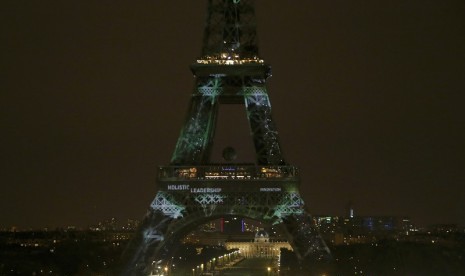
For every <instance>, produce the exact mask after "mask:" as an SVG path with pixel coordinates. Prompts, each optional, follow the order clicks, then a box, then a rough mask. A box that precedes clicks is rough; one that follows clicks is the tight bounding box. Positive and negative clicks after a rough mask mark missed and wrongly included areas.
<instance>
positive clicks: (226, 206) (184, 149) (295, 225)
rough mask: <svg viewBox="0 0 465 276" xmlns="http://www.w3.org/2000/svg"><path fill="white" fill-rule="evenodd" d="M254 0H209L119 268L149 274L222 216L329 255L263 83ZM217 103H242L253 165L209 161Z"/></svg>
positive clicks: (266, 72) (306, 251)
mask: <svg viewBox="0 0 465 276" xmlns="http://www.w3.org/2000/svg"><path fill="white" fill-rule="evenodd" d="M255 24H256V23H255V15H254V7H253V4H252V0H209V1H208V16H207V25H206V28H205V33H204V41H203V48H202V56H201V57H200V58H199V59H198V60H197V61H196V62H195V63H194V64H192V65H191V69H192V72H193V74H194V75H195V77H196V82H195V87H194V91H193V93H192V96H191V100H190V105H189V110H188V114H187V118H186V121H185V124H184V126H183V128H182V129H181V133H180V136H179V139H178V141H177V144H176V148H175V150H174V153H173V156H172V158H171V163H170V165H169V166H165V167H160V168H159V169H158V178H157V183H158V189H159V190H158V192H157V194H156V196H155V199H154V200H153V202H152V204H151V205H150V207H149V210H148V212H147V215H146V217H145V219H144V221H143V222H142V224H141V227H140V229H139V231H138V233H137V234H136V236H135V238H134V240H133V241H132V242H131V243H130V245H129V247H128V249H127V250H126V252H125V254H124V256H123V259H124V261H125V267H124V270H123V272H122V274H123V275H147V274H149V273H150V269H151V268H152V266H153V265H160V264H161V263H163V262H164V261H166V260H168V259H169V258H171V254H172V252H171V251H172V248H175V247H176V245H177V243H178V242H179V240H180V239H181V238H182V237H183V236H184V235H186V234H187V233H188V232H190V231H191V230H193V229H195V228H196V227H197V226H199V225H201V224H203V223H206V222H208V221H211V220H213V219H216V218H220V217H226V216H239V217H248V218H251V219H255V220H259V221H262V222H264V223H268V224H272V225H276V226H279V227H281V228H282V230H283V231H284V232H285V233H286V234H287V236H288V241H289V243H290V244H291V245H292V247H293V249H294V252H295V253H296V255H297V257H298V258H299V259H300V260H304V259H307V258H311V259H312V260H315V259H318V258H327V257H329V250H328V248H327V247H326V245H325V243H324V242H323V240H322V239H321V238H320V236H319V235H318V233H317V231H316V229H315V227H314V225H313V222H312V219H311V216H310V215H309V214H307V213H306V211H305V209H304V202H303V200H302V198H301V196H300V194H299V188H298V185H299V175H298V171H297V169H296V168H295V167H293V166H290V165H288V164H287V163H286V162H285V161H284V158H283V155H282V152H281V147H280V145H279V142H278V132H277V130H276V126H275V124H274V122H273V120H272V117H271V105H270V100H269V98H268V93H267V90H266V86H265V83H266V79H267V78H268V77H270V76H271V69H270V66H268V65H267V64H265V63H264V61H263V60H262V59H260V58H259V55H258V47H257V36H256V25H255ZM220 104H243V105H244V106H245V110H246V113H247V118H248V121H249V125H250V131H251V136H252V139H253V143H254V146H255V153H256V161H255V164H253V165H241V164H228V163H224V164H212V163H211V162H210V153H211V149H212V142H213V137H214V132H215V127H216V119H217V114H218V106H219V105H220Z"/></svg>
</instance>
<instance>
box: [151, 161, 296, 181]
mask: <svg viewBox="0 0 465 276" xmlns="http://www.w3.org/2000/svg"><path fill="white" fill-rule="evenodd" d="M298 175H299V174H298V169H297V167H294V166H255V165H225V164H221V165H210V166H164V167H159V168H158V180H159V181H205V180H225V181H231V180H240V181H246V180H251V181H252V180H255V181H257V180H258V181H279V180H283V181H289V180H298V179H299V177H298Z"/></svg>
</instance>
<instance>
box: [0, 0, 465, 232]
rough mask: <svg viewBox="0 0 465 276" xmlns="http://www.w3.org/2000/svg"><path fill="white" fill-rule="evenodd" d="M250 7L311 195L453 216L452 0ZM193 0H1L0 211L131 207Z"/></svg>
mask: <svg viewBox="0 0 465 276" xmlns="http://www.w3.org/2000/svg"><path fill="white" fill-rule="evenodd" d="M256 8H257V11H256V12H257V19H258V32H259V43H260V54H261V57H262V58H264V59H265V60H266V62H268V63H269V64H271V65H272V68H273V77H272V78H271V79H269V81H268V89H269V93H270V97H271V103H272V107H273V116H274V119H275V121H276V124H277V127H278V130H279V132H280V138H281V145H282V148H283V150H284V153H285V157H286V159H287V161H288V162H289V163H291V164H293V165H297V166H299V167H300V168H301V171H302V183H301V191H302V195H303V197H304V199H305V201H306V203H307V204H308V206H309V209H310V211H311V212H312V213H313V214H331V215H343V214H344V212H345V206H346V204H347V203H348V202H349V201H352V202H353V204H354V207H355V212H356V214H357V215H406V216H410V217H411V218H412V219H413V220H414V221H415V222H417V223H419V224H429V223H454V222H455V223H459V224H461V225H465V203H464V202H465V185H464V184H465V168H464V167H465V127H464V125H465V108H464V104H465V96H464V92H465V2H464V1H462V0H443V1H430V0H389V1H387V0H386V1H368V0H365V1H355V0H352V1H347V0H335V1H311V0H306V1H278V0H258V1H257V5H256ZM205 16H206V1H198V0H197V1H192V0H171V1H158V0H151V1H131V2H129V1H109V0H102V1H91V0H81V1H6V2H4V3H2V8H1V9H0V35H1V43H0V57H1V58H0V125H1V135H0V150H1V152H0V160H1V163H0V184H1V192H0V228H2V227H10V226H12V225H17V226H19V227H42V226H48V227H56V226H62V225H78V226H86V225H89V224H93V223H95V222H97V221H99V220H102V219H105V218H108V217H112V216H115V217H117V218H119V219H121V220H123V219H126V218H135V219H139V218H142V217H143V215H144V213H145V210H146V209H147V207H148V205H149V203H150V202H151V200H152V199H153V197H154V195H155V192H156V184H155V171H156V170H155V169H156V166H157V165H166V164H168V162H169V160H170V157H171V153H172V151H173V149H174V145H175V143H176V139H177V137H178V134H179V130H180V128H181V126H182V124H183V121H184V118H185V114H186V111H187V104H188V101H189V95H190V93H191V92H192V88H193V81H194V79H193V76H192V74H191V72H190V70H189V68H188V66H189V64H190V63H191V62H193V61H194V60H195V59H196V58H197V57H198V56H199V54H200V49H201V42H202V36H203V27H204V24H205V23H204V22H205ZM241 123H242V122H241ZM231 129H232V128H230V129H229V130H231ZM235 143H239V144H241V143H244V144H246V143H249V141H248V140H247V141H242V140H241V141H235Z"/></svg>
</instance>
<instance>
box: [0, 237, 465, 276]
mask: <svg viewBox="0 0 465 276" xmlns="http://www.w3.org/2000/svg"><path fill="white" fill-rule="evenodd" d="M12 235H13V234H11V233H0V275H45V274H47V275H114V269H115V267H116V266H117V265H118V263H119V258H120V256H121V253H122V251H123V249H124V247H125V245H126V242H125V241H124V240H123V241H118V240H117V239H116V240H115V239H114V238H109V236H108V235H107V234H103V233H100V234H97V233H63V232H49V233H40V232H30V233H21V234H19V233H16V234H14V235H15V236H14V237H12ZM111 237H114V236H111ZM200 249H201V250H199V246H193V245H185V246H184V248H181V249H180V250H179V251H178V252H180V253H179V254H178V255H177V256H176V257H175V258H174V259H173V264H174V266H173V267H171V268H170V275H193V274H192V273H193V272H192V269H193V268H195V267H196V266H197V265H199V264H201V263H207V262H208V260H211V259H212V258H214V257H217V256H220V255H223V254H225V253H226V252H227V251H226V250H225V249H224V248H222V247H204V248H200ZM331 251H332V254H333V260H332V261H331V262H326V263H311V262H304V263H299V262H298V261H297V260H296V258H295V257H294V255H293V253H292V252H289V251H287V250H282V251H281V262H280V264H279V265H278V262H277V260H271V259H245V260H242V261H240V262H238V263H237V264H236V265H235V266H234V267H233V268H230V269H227V270H223V271H222V272H221V273H222V275H241V276H247V275H278V270H279V275H306V276H308V275H465V238H464V236H463V234H462V235H458V236H455V237H453V238H452V239H448V240H443V241H442V242H436V243H434V242H430V243H426V242H421V243H420V242H405V241H404V242H402V241H401V242H398V241H395V240H385V241H378V242H377V243H373V244H357V245H341V246H333V247H331Z"/></svg>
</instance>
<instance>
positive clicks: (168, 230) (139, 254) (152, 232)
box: [125, 181, 330, 275]
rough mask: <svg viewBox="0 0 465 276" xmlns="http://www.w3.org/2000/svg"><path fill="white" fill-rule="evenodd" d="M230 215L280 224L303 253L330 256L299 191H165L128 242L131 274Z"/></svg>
mask: <svg viewBox="0 0 465 276" xmlns="http://www.w3.org/2000/svg"><path fill="white" fill-rule="evenodd" d="M238 182H239V181H238ZM227 216H239V217H247V218H250V219H254V220H258V221H262V222H264V223H266V224H270V225H276V226H279V227H280V228H282V229H283V230H284V231H285V232H286V233H287V234H288V239H289V243H290V244H291V245H292V246H293V248H294V251H295V253H296V254H297V256H298V257H299V258H300V259H306V258H314V259H317V258H328V257H329V256H330V253H329V250H328V248H327V246H326V245H325V243H324V242H323V240H322V239H321V237H320V236H319V234H318V232H317V231H316V228H315V227H314V224H313V221H312V219H311V217H310V216H309V215H308V214H307V213H306V212H305V210H304V202H303V200H302V198H301V197H300V195H299V193H298V192H297V191H290V192H266V193H260V192H256V193H248V192H241V191H238V192H228V193H191V192H189V191H177V192H173V191H170V192H166V191H160V192H158V193H157V196H156V197H155V199H154V201H153V202H152V204H151V205H150V208H149V211H148V213H147V216H146V218H145V220H144V222H143V223H142V227H141V229H140V230H139V232H138V236H136V238H135V239H134V240H133V241H132V243H131V245H130V247H129V248H128V249H129V250H128V251H129V252H131V254H129V256H131V257H132V258H131V261H130V264H129V265H128V266H127V270H126V271H125V275H147V274H148V273H149V271H150V269H151V267H152V264H158V263H163V262H166V261H167V260H169V258H170V257H171V255H170V249H171V248H172V247H173V246H176V243H177V242H179V240H180V239H181V238H182V237H183V236H184V235H185V234H186V233H188V232H190V231H191V230H194V229H195V228H196V227H198V226H199V225H201V224H203V223H206V222H208V221H211V220H214V219H217V218H220V217H227Z"/></svg>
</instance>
